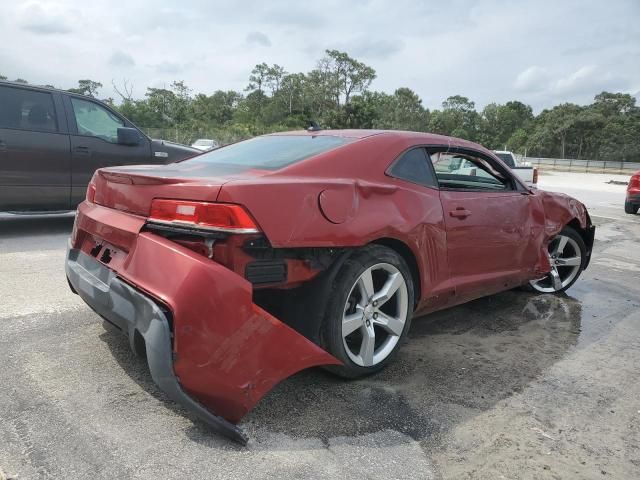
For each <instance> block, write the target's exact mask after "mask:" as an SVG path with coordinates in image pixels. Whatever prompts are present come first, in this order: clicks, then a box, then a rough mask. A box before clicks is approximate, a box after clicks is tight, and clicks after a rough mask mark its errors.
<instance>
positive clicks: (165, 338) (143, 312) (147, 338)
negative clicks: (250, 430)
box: [66, 248, 248, 444]
mask: <svg viewBox="0 0 640 480" xmlns="http://www.w3.org/2000/svg"><path fill="white" fill-rule="evenodd" d="M66 273H67V279H68V280H69V283H70V285H71V286H72V287H73V289H74V290H75V292H76V293H77V294H78V295H80V297H82V299H83V300H84V301H85V302H86V303H87V304H88V305H89V306H90V307H91V308H92V309H93V310H94V311H95V312H96V313H97V314H98V315H100V316H101V317H103V318H104V319H105V320H108V321H109V322H111V323H112V324H114V325H115V326H116V327H118V328H119V329H120V330H122V332H124V333H125V334H126V335H127V336H128V337H129V341H130V343H131V348H132V349H133V350H134V351H136V350H137V348H136V347H137V345H136V338H138V337H137V335H140V337H141V338H142V339H143V340H144V346H145V353H146V357H147V363H148V364H149V371H150V372H151V377H152V378H153V381H154V382H155V383H156V385H158V387H159V388H160V389H161V390H162V391H163V392H165V393H166V394H167V396H168V397H169V398H170V399H171V400H173V401H174V402H176V403H179V404H180V405H182V406H184V407H186V408H187V409H188V410H190V411H191V412H193V413H195V414H196V415H197V416H198V417H199V418H200V419H201V420H202V421H204V422H205V423H207V424H208V425H210V426H212V427H213V428H214V429H216V430H218V431H220V432H221V433H223V434H224V435H226V436H227V437H229V438H231V439H233V440H235V441H237V442H240V443H242V444H246V443H247V440H248V438H247V436H246V435H245V434H244V432H243V431H242V430H241V429H239V428H238V427H237V426H236V425H234V424H232V423H230V422H228V421H226V420H225V419H224V418H222V417H219V416H217V415H215V414H213V413H211V412H210V411H209V410H207V409H206V408H205V407H204V406H203V405H201V404H200V403H198V402H197V401H195V400H194V399H193V398H191V397H190V396H189V395H187V394H186V393H185V392H184V390H183V389H182V387H181V386H180V383H179V382H178V379H177V378H176V376H175V374H174V372H173V361H172V356H173V355H172V348H171V343H172V342H171V329H170V326H169V325H170V316H171V314H170V312H167V311H166V310H165V309H163V308H161V307H160V306H159V305H158V304H157V303H156V302H154V301H153V300H152V299H151V298H149V297H147V296H146V295H144V294H143V293H142V292H140V291H138V290H136V289H135V288H133V287H132V286H130V285H128V284H126V283H125V282H123V281H122V280H120V279H119V278H118V277H117V276H116V274H115V273H114V272H113V271H111V270H109V269H108V268H107V267H105V266H104V265H102V264H101V263H100V262H98V261H97V260H95V259H94V258H92V257H91V256H90V255H87V254H85V253H84V252H82V251H80V250H76V249H71V248H70V249H69V250H68V252H67V263H66Z"/></svg>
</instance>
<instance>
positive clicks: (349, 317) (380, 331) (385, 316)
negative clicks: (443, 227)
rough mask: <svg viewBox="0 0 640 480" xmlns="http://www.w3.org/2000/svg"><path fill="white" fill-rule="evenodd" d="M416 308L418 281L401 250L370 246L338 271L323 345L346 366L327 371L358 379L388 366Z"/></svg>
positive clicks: (328, 302)
mask: <svg viewBox="0 0 640 480" xmlns="http://www.w3.org/2000/svg"><path fill="white" fill-rule="evenodd" d="M413 307H414V290H413V280H412V277H411V273H410V272H409V268H408V267H407V264H406V263H405V261H404V259H403V258H402V257H401V256H400V255H399V254H398V253H396V252H395V251H394V250H391V249H389V248H387V247H383V246H379V245H370V246H367V247H365V248H363V249H362V250H360V251H359V252H357V253H355V254H354V255H352V256H351V257H350V258H349V259H348V260H347V261H345V263H344V265H343V266H342V268H341V269H340V271H339V272H338V274H337V275H336V278H335V280H334V283H333V286H332V288H331V290H330V293H329V295H328V298H327V311H326V314H325V317H324V320H323V324H322V343H323V346H324V348H325V349H326V350H327V351H328V352H329V353H331V354H332V355H333V356H334V357H336V358H337V359H338V360H340V361H342V362H343V364H344V365H342V366H329V367H326V368H327V370H329V371H331V372H333V373H335V374H337V375H339V376H342V377H345V378H358V377H362V376H365V375H370V374H372V373H375V372H377V371H379V370H381V369H382V368H384V366H385V365H387V364H388V363H389V361H390V360H391V359H392V357H393V355H394V354H395V353H396V352H397V351H398V348H399V347H400V343H401V341H402V340H403V339H404V337H405V336H406V334H407V331H408V330H409V326H410V324H411V315H412V313H413Z"/></svg>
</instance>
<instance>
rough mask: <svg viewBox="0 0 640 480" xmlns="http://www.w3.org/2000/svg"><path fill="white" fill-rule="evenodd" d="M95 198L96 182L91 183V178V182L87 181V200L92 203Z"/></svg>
mask: <svg viewBox="0 0 640 480" xmlns="http://www.w3.org/2000/svg"><path fill="white" fill-rule="evenodd" d="M95 199H96V184H95V183H93V179H92V180H91V183H89V186H88V187H87V202H89V203H94V201H95Z"/></svg>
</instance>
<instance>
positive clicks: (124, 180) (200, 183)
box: [94, 162, 268, 216]
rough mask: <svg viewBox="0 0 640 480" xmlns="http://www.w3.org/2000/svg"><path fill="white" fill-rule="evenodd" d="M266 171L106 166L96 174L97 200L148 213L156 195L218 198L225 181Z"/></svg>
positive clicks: (193, 165)
mask: <svg viewBox="0 0 640 480" xmlns="http://www.w3.org/2000/svg"><path fill="white" fill-rule="evenodd" d="M267 173H268V172H265V171H259V170H248V169H247V168H246V167H242V166H236V165H227V164H205V163H190V162H184V163H173V164H169V165H136V166H127V167H111V168H103V169H100V170H98V172H97V175H96V176H95V178H94V182H95V185H96V193H95V200H94V201H95V203H97V204H98V205H102V206H104V207H109V208H114V209H116V210H120V211H123V212H129V213H133V214H136V215H142V216H148V215H149V211H150V208H151V202H152V200H153V199H154V198H171V199H177V200H193V201H203V202H215V201H216V199H217V198H218V194H219V193H220V189H221V187H222V185H224V184H225V183H227V182H230V181H231V180H237V179H247V178H255V177H258V176H262V175H265V174H267Z"/></svg>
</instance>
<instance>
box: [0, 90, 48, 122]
mask: <svg viewBox="0 0 640 480" xmlns="http://www.w3.org/2000/svg"><path fill="white" fill-rule="evenodd" d="M0 105H1V106H2V108H0V128H15V129H19V130H36V131H41V132H57V131H58V122H57V120H56V110H55V107H54V106H53V98H52V97H51V94H50V93H47V92H39V91H37V90H28V89H23V88H15V87H5V86H0Z"/></svg>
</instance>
